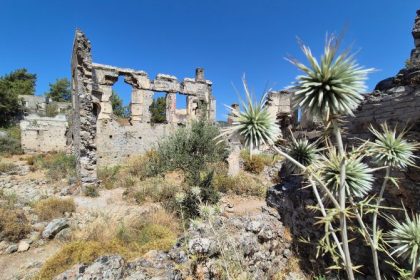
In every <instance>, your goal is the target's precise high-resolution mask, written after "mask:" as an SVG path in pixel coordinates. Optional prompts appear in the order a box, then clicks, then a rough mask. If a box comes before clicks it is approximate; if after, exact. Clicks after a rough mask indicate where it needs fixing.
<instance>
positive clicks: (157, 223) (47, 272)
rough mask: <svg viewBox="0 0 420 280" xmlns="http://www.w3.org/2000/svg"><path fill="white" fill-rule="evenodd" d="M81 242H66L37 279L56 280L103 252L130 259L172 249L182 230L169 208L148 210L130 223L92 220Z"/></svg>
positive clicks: (82, 234)
mask: <svg viewBox="0 0 420 280" xmlns="http://www.w3.org/2000/svg"><path fill="white" fill-rule="evenodd" d="M91 225H94V227H93V228H87V229H85V231H84V232H83V233H81V235H80V236H79V237H78V238H79V240H78V241H73V242H70V243H69V244H66V245H64V246H63V247H62V248H61V250H60V251H58V252H57V253H56V254H55V255H54V256H52V257H51V258H50V259H48V260H47V261H46V262H45V263H44V265H43V267H42V269H41V271H40V272H39V274H38V275H37V277H36V278H35V279H53V277H54V276H56V275H58V274H60V273H62V272H64V271H66V270H67V269H69V268H70V267H72V266H73V265H75V264H78V263H85V264H89V263H91V262H93V261H94V260H95V259H96V258H98V257H99V256H103V255H109V254H119V255H122V256H123V257H124V258H126V259H131V258H135V257H138V256H141V255H143V254H144V253H146V252H148V251H150V250H163V251H168V250H169V249H170V248H172V246H173V245H174V243H175V242H176V237H177V234H178V233H179V228H178V220H177V219H176V218H175V217H173V216H172V215H169V214H167V213H166V212H165V211H162V210H160V211H156V212H153V213H148V214H146V215H145V216H143V217H142V219H141V220H140V219H139V220H136V221H133V222H132V223H130V224H128V225H124V224H120V225H119V226H117V225H115V224H111V223H110V222H109V220H107V221H100V222H98V223H92V224H91Z"/></svg>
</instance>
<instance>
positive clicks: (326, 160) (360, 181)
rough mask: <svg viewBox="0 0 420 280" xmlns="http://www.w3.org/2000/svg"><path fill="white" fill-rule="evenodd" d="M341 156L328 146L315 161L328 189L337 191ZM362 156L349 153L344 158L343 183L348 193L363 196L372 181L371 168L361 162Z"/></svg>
mask: <svg viewBox="0 0 420 280" xmlns="http://www.w3.org/2000/svg"><path fill="white" fill-rule="evenodd" d="M342 159H343V158H342V157H341V156H340V154H339V153H338V152H337V150H336V149H335V148H333V147H332V148H329V149H328V153H327V154H326V155H322V157H321V160H320V161H319V162H318V163H317V164H318V167H319V170H318V171H319V172H320V174H321V176H322V178H323V181H324V182H325V183H326V184H327V186H328V187H329V189H330V190H332V191H333V192H336V193H337V192H338V189H339V187H340V166H341V162H342ZM362 160H363V157H361V156H356V155H355V154H350V156H349V157H348V158H346V159H345V181H344V185H345V188H346V192H347V194H348V195H352V196H355V197H359V198H361V197H364V196H365V195H366V194H367V193H368V192H369V191H370V190H371V189H372V184H373V181H374V178H373V175H372V173H373V170H372V169H371V168H369V166H368V165H367V164H365V163H363V162H362Z"/></svg>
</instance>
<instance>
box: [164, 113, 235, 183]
mask: <svg viewBox="0 0 420 280" xmlns="http://www.w3.org/2000/svg"><path fill="white" fill-rule="evenodd" d="M217 135H219V129H218V128H217V127H216V126H214V125H212V124H210V123H209V122H207V121H205V120H199V121H194V122H192V123H191V124H190V125H189V126H187V127H184V128H180V129H178V130H177V131H176V132H175V133H174V134H172V135H171V136H169V137H168V138H166V139H164V140H163V141H162V142H161V143H159V147H158V148H157V150H156V153H157V157H158V159H159V160H158V163H159V169H160V172H165V171H172V170H176V169H180V170H183V171H184V172H185V174H186V176H187V179H188V180H189V182H190V184H191V185H198V184H199V182H200V173H201V172H202V171H204V170H205V168H206V165H207V164H209V163H214V162H219V161H221V160H223V159H224V158H225V157H227V149H226V145H225V144H224V142H222V143H218V142H217V140H215V138H216V137H217Z"/></svg>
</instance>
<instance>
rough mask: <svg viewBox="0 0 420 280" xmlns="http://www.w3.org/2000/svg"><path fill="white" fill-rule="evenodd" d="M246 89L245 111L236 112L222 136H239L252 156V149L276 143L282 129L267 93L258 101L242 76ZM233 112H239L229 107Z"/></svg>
mask: <svg viewBox="0 0 420 280" xmlns="http://www.w3.org/2000/svg"><path fill="white" fill-rule="evenodd" d="M242 83H243V86H244V90H245V100H241V103H242V107H243V111H239V112H238V113H234V115H233V116H232V118H233V123H232V125H231V126H228V127H226V128H224V130H223V132H222V134H221V136H229V137H238V138H240V139H242V140H243V141H244V144H245V146H246V147H248V149H249V154H250V157H251V158H252V151H253V149H254V148H257V147H259V146H260V145H261V144H264V143H274V142H276V141H277V139H278V137H279V136H280V129H279V127H278V125H277V124H276V121H275V116H273V115H272V114H270V113H269V112H268V110H267V107H266V106H264V105H265V102H266V94H264V95H263V96H262V98H261V100H260V101H256V100H255V99H254V98H253V96H252V94H251V92H250V91H249V89H248V85H247V83H246V80H245V77H243V78H242ZM228 108H230V109H231V111H232V112H237V111H236V110H233V108H231V107H228Z"/></svg>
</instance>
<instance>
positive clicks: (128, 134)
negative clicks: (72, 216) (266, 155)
mask: <svg viewBox="0 0 420 280" xmlns="http://www.w3.org/2000/svg"><path fill="white" fill-rule="evenodd" d="M71 72H72V93H73V100H72V102H73V111H74V115H73V127H72V131H73V152H74V154H75V155H76V158H77V160H76V161H77V173H78V175H79V176H80V179H81V182H82V184H85V185H86V184H95V183H96V182H97V175H96V173H97V168H98V167H101V166H102V167H103V166H108V165H112V164H118V163H122V162H124V161H126V160H127V159H128V158H129V157H131V156H135V155H140V154H143V153H144V152H145V151H147V150H150V149H151V148H153V147H155V146H156V144H157V143H158V141H159V140H160V139H162V138H163V137H165V136H167V135H169V134H170V133H171V132H173V131H174V130H175V129H176V128H177V127H178V126H179V125H185V124H186V123H188V121H190V120H194V119H197V118H200V117H203V118H206V119H209V120H214V119H215V113H216V112H215V110H216V101H215V99H214V97H213V95H212V83H211V82H210V81H209V80H206V79H205V78H204V70H203V69H201V68H198V69H196V73H195V78H185V79H183V80H182V81H181V82H180V81H178V80H177V78H176V77H174V76H172V75H164V74H158V75H157V76H156V78H155V79H150V78H149V76H148V74H147V73H146V72H144V71H138V70H133V69H127V68H118V67H114V66H109V65H104V64H98V63H94V62H93V61H92V56H91V44H90V42H89V40H88V39H87V38H86V36H85V35H84V34H83V33H82V32H81V31H79V30H78V31H76V36H75V39H74V44H73V55H72V61H71ZM118 79H124V82H125V83H127V84H129V85H130V86H131V87H132V91H131V101H130V112H131V116H130V119H129V122H128V123H126V124H123V123H121V122H119V121H118V120H117V119H116V118H115V117H114V115H113V113H112V105H111V101H110V98H111V95H112V86H113V85H114V84H115V83H116V82H117V80H118ZM158 92H163V93H165V95H166V122H165V123H159V124H152V123H151V122H150V118H151V114H150V111H149V107H150V105H151V104H152V101H153V96H154V94H155V93H158ZM182 96H184V98H185V97H186V109H185V110H177V108H176V98H177V97H182Z"/></svg>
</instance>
